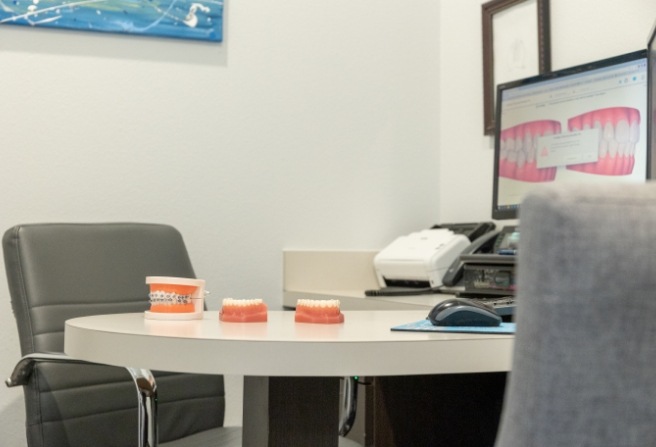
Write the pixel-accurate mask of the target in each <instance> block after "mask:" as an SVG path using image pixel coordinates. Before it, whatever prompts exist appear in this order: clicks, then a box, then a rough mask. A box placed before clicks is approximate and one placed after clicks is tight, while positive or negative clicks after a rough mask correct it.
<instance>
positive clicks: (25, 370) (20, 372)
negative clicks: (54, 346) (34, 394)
mask: <svg viewBox="0 0 656 447" xmlns="http://www.w3.org/2000/svg"><path fill="white" fill-rule="evenodd" d="M37 362H59V363H87V364H91V363H90V362H86V361H84V360H76V359H74V358H71V357H69V356H67V355H66V354H64V353H58V352H47V353H46V352H37V353H34V354H28V355H26V356H23V357H22V358H21V359H20V360H19V361H18V363H17V364H16V366H15V367H14V371H13V372H12V373H11V376H9V378H8V379H7V380H5V384H6V385H7V386H8V387H13V386H21V385H27V382H28V381H29V379H30V375H32V371H33V369H34V364H35V363H37Z"/></svg>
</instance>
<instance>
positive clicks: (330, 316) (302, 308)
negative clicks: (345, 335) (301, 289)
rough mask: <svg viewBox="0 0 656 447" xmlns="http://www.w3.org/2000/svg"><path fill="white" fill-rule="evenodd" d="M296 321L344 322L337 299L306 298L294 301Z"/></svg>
mask: <svg viewBox="0 0 656 447" xmlns="http://www.w3.org/2000/svg"><path fill="white" fill-rule="evenodd" d="M294 321H296V322H297V323H320V324H335V323H343V322H344V314H343V313H341V312H340V310H339V300H308V299H301V300H298V301H297V302H296V315H295V316H294Z"/></svg>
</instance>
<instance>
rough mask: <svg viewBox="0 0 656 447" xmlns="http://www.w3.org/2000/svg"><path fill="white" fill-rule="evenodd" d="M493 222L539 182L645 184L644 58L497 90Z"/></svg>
mask: <svg viewBox="0 0 656 447" xmlns="http://www.w3.org/2000/svg"><path fill="white" fill-rule="evenodd" d="M496 98H497V99H496V101H497V108H496V123H495V124H496V129H495V130H496V132H495V136H494V188H493V189H494V193H493V199H492V202H493V203H492V207H493V208H492V218H493V219H516V218H518V212H519V205H520V203H521V201H522V199H523V198H524V196H525V195H526V193H527V192H528V191H530V190H531V189H533V188H536V187H539V186H540V185H544V184H547V183H561V184H566V183H567V184H572V187H576V184H580V183H608V182H645V181H646V180H647V178H648V176H649V171H650V169H649V168H650V163H651V160H650V159H649V158H650V157H649V154H648V151H647V147H648V144H647V127H648V126H647V123H648V117H647V113H648V108H647V51H646V50H640V51H636V52H632V53H629V54H624V55H621V56H617V57H612V58H609V59H604V60H601V61H596V62H591V63H587V64H584V65H579V66H576V67H571V68H567V69H563V70H558V71H555V72H551V73H547V74H543V75H538V76H534V77H531V78H526V79H520V80H517V81H512V82H508V83H504V84H501V85H498V86H497V96H496Z"/></svg>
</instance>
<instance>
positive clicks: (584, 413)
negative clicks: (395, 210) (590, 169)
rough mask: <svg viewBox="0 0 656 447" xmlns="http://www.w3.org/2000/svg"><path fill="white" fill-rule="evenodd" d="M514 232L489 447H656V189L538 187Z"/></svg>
mask: <svg viewBox="0 0 656 447" xmlns="http://www.w3.org/2000/svg"><path fill="white" fill-rule="evenodd" d="M618 158H619V156H618ZM520 229H521V236H520V242H519V255H518V256H519V258H518V289H517V314H516V322H517V334H516V340H515V348H514V357H513V366H512V372H511V373H510V376H509V383H508V386H507V389H506V392H507V394H506V397H505V403H504V409H503V414H502V422H501V428H500V433H499V436H498V438H497V443H496V446H497V447H530V446H576V447H602V446H608V447H610V446H613V447H632V446H635V447H640V446H647V445H656V423H654V421H656V374H655V373H654V365H656V249H655V248H656V185H652V184H648V185H630V186H629V185H624V186H620V185H615V186H611V187H600V186H585V187H584V186H581V187H578V188H576V189H575V190H573V189H572V188H555V187H544V188H543V189H541V190H539V191H537V192H535V193H532V194H530V195H529V196H528V197H527V198H526V199H525V201H524V202H523V203H522V205H521V215H520Z"/></svg>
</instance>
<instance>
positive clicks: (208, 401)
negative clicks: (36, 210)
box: [2, 223, 241, 447]
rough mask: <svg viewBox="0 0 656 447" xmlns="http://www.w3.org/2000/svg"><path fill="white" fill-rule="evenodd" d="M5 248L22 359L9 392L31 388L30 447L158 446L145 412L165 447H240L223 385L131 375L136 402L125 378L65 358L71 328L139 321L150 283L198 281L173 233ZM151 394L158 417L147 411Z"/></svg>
mask: <svg viewBox="0 0 656 447" xmlns="http://www.w3.org/2000/svg"><path fill="white" fill-rule="evenodd" d="M2 243H3V251H4V260H5V269H6V272H7V280H8V283H9V291H10V295H11V303H12V307H13V311H14V316H15V317H16V323H17V326H18V333H19V339H20V344H21V353H22V355H23V356H24V357H23V359H22V360H21V361H20V362H19V363H18V365H17V367H16V368H15V370H14V373H13V374H12V377H11V378H10V379H9V380H8V385H24V395H25V408H26V418H27V421H26V430H27V439H28V444H29V446H30V447H45V446H50V447H52V446H57V447H73V446H84V447H88V446H94V447H98V446H134V445H137V440H139V445H151V443H152V442H153V441H152V439H146V438H145V437H146V435H145V434H144V433H143V432H142V433H140V432H139V430H138V411H137V408H138V404H140V405H141V406H140V407H139V408H141V409H142V410H143V412H142V413H140V417H141V418H142V421H141V422H144V421H143V419H144V418H150V420H149V421H146V422H150V421H152V419H153V418H157V420H158V421H159V424H158V426H159V440H160V445H162V446H167V447H174V446H175V447H182V446H184V447H191V446H199V447H200V446H203V447H205V446H217V447H219V446H220V447H226V446H230V447H232V446H239V445H241V429H240V428H238V427H231V428H226V427H222V425H223V418H224V409H225V393H224V384H223V377H222V376H210V375H192V374H172V373H155V376H156V384H155V383H148V381H149V380H150V379H149V376H148V374H149V372H148V371H145V372H144V371H141V370H138V371H131V372H132V373H133V376H132V377H134V378H135V381H136V382H139V383H140V388H139V389H140V390H141V392H140V394H137V392H136V391H135V385H134V384H133V381H132V379H131V375H130V374H129V373H128V371H126V369H123V368H115V367H110V366H102V365H94V364H84V363H81V362H71V361H68V360H70V359H67V358H66V356H65V355H63V354H62V351H63V345H64V321H65V320H66V319H69V318H73V317H79V316H84V315H92V314H103V313H121V312H141V311H144V310H146V309H147V307H148V301H147V294H148V289H147V286H146V284H145V278H146V276H149V275H162V276H178V277H194V271H193V268H192V265H191V262H190V260H189V256H188V254H187V250H186V248H185V245H184V242H183V239H182V237H181V235H180V233H179V232H178V231H177V230H176V229H174V228H173V227H170V226H165V225H152V224H136V223H115V224H37V225H21V226H16V227H13V228H11V229H9V230H7V232H6V233H5V235H4V238H3V241H2ZM50 353H52V354H50ZM162 355H166V353H162ZM155 386H156V389H155ZM152 392H157V394H158V396H156V398H157V401H158V405H157V406H156V407H155V409H156V411H153V410H154V409H153V407H151V406H148V407H147V408H145V407H144V405H143V401H144V400H148V399H149V398H150V397H152V396H148V395H147V394H148V393H152ZM138 397H139V398H141V399H138ZM149 405H150V404H149ZM155 435H156V434H155Z"/></svg>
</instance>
